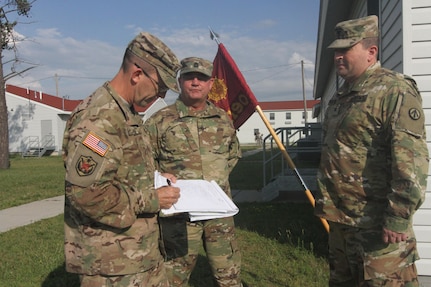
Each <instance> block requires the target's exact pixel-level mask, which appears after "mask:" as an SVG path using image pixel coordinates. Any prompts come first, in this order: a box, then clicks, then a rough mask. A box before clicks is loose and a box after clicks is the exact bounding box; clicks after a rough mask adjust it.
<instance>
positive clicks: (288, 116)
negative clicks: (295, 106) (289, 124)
mask: <svg viewBox="0 0 431 287" xmlns="http://www.w3.org/2000/svg"><path fill="white" fill-rule="evenodd" d="M291 119H292V113H291V112H287V113H286V120H291Z"/></svg>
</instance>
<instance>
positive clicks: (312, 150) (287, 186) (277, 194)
mask: <svg viewBox="0 0 431 287" xmlns="http://www.w3.org/2000/svg"><path fill="white" fill-rule="evenodd" d="M276 134H277V136H278V138H279V140H280V141H281V143H282V144H283V146H284V147H285V149H286V151H287V153H288V155H289V157H290V158H291V159H292V161H293V162H294V164H295V167H296V172H295V171H293V170H292V169H291V168H290V167H289V165H288V162H287V160H286V159H285V158H284V156H283V154H282V152H281V151H280V149H279V147H278V146H277V145H276V144H275V139H274V138H273V137H272V136H271V135H268V136H267V137H266V138H265V139H264V142H263V157H264V158H263V176H262V177H263V188H262V195H261V197H262V200H263V201H273V200H288V201H307V200H308V198H307V196H306V195H305V187H307V189H308V190H309V191H310V192H311V193H313V191H315V190H316V189H317V182H316V176H317V167H318V164H319V161H320V152H321V125H320V124H319V123H313V124H309V125H308V126H307V127H294V128H278V129H276ZM304 185H305V187H304Z"/></svg>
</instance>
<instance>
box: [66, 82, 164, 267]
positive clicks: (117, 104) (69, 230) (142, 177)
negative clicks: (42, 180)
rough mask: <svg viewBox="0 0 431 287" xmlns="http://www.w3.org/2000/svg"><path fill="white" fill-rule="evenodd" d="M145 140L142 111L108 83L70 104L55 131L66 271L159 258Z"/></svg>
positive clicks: (138, 264) (151, 262)
mask: <svg viewBox="0 0 431 287" xmlns="http://www.w3.org/2000/svg"><path fill="white" fill-rule="evenodd" d="M149 148H150V145H149V143H148V139H147V138H146V137H145V136H144V134H143V123H142V119H141V118H140V116H139V115H138V114H137V113H136V112H134V111H133V109H131V108H130V107H129V105H128V104H127V103H126V102H125V101H124V100H123V99H122V98H121V97H120V96H119V95H118V94H116V93H115V91H114V90H113V89H112V88H111V86H110V85H109V83H106V84H105V85H104V86H102V87H100V88H99V89H97V90H96V91H95V92H94V93H93V94H92V95H91V96H90V97H88V98H87V99H86V100H84V101H83V102H82V103H80V104H79V105H78V107H77V108H76V109H75V110H74V111H73V113H72V115H71V117H70V119H69V120H68V122H67V124H66V130H65V134H64V139H63V159H64V163H65V168H66V182H65V185H66V187H65V188H66V203H65V212H64V220H65V225H64V228H65V257H66V269H67V271H69V272H72V273H80V274H88V275H95V274H101V275H121V274H134V273H138V272H143V271H145V270H148V269H150V268H153V267H154V266H156V265H157V264H159V263H160V262H162V257H161V254H160V251H159V249H158V240H159V231H158V225H157V218H156V214H157V212H158V211H159V202H158V197H157V194H156V191H155V190H154V187H153V185H154V183H153V180H154V161H153V159H152V157H151V151H150V149H149Z"/></svg>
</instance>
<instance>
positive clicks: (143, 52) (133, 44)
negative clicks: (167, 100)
mask: <svg viewBox="0 0 431 287" xmlns="http://www.w3.org/2000/svg"><path fill="white" fill-rule="evenodd" d="M127 50H129V51H130V52H132V53H133V54H134V55H136V56H137V57H139V58H141V59H142V60H144V61H146V62H148V63H150V64H151V65H152V66H153V67H154V68H156V70H157V72H158V73H159V75H160V78H162V81H163V83H164V84H165V85H166V86H167V87H168V88H169V89H171V90H173V91H175V92H179V89H178V86H177V72H178V70H179V68H180V63H179V61H178V58H177V57H176V56H175V54H174V53H173V52H172V51H171V49H169V48H168V46H166V45H165V43H163V42H162V41H161V40H160V39H158V38H157V37H156V36H154V35H151V34H150V33H147V32H141V33H139V35H137V36H136V37H135V38H134V39H133V40H132V41H130V43H129V45H128V46H127Z"/></svg>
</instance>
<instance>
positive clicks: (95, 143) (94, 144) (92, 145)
mask: <svg viewBox="0 0 431 287" xmlns="http://www.w3.org/2000/svg"><path fill="white" fill-rule="evenodd" d="M82 143H83V144H84V145H85V146H86V147H88V148H89V149H91V150H92V151H94V152H96V153H98V154H100V155H101V156H105V154H106V152H107V151H108V148H109V145H108V144H107V143H105V142H104V141H103V140H101V139H100V138H99V137H98V136H96V135H95V134H93V133H91V132H90V133H89V134H88V135H87V136H86V137H85V139H84V141H83V142H82Z"/></svg>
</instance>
